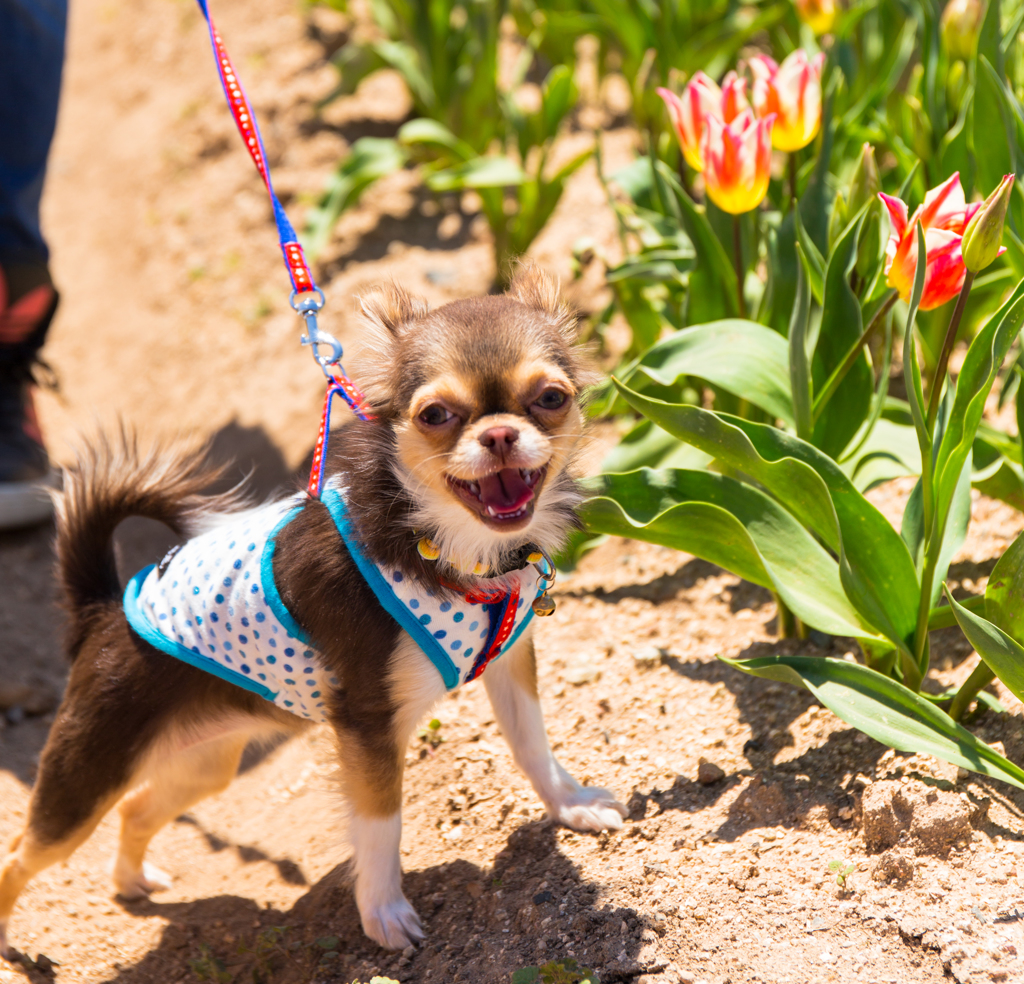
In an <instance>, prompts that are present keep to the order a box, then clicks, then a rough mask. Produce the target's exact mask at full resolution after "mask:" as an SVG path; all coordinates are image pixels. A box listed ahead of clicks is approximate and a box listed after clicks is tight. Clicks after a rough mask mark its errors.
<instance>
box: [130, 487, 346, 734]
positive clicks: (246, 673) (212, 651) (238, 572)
mask: <svg viewBox="0 0 1024 984" xmlns="http://www.w3.org/2000/svg"><path fill="white" fill-rule="evenodd" d="M296 504H297V500H296V499H286V500H283V501H281V502H277V503H274V504H273V505H270V506H265V507H264V508H262V509H259V510H254V511H252V512H247V513H244V514H240V515H239V516H238V517H236V518H234V519H232V520H229V521H228V522H227V523H226V524H225V525H223V526H220V527H218V528H216V529H214V530H212V531H210V532H209V533H205V534H203V535H202V536H199V537H196V538H195V539H193V540H189V542H188V543H186V544H185V545H184V546H183V547H182V548H181V549H180V550H178V551H177V552H176V553H175V554H174V556H173V557H171V558H170V560H169V562H168V563H167V564H166V566H165V568H164V574H163V576H162V577H159V578H158V577H157V574H158V571H157V569H156V568H154V569H153V570H152V571H151V572H150V573H149V575H148V577H147V578H146V580H145V582H144V583H143V586H142V589H141V592H140V595H139V607H140V610H141V611H142V612H143V613H144V614H145V615H146V617H147V619H148V620H149V622H150V623H151V624H152V625H153V626H154V627H155V628H156V629H157V631H158V632H159V633H160V635H161V636H163V637H164V638H165V639H167V640H168V642H171V641H172V640H173V642H174V643H177V644H179V645H181V646H184V647H185V649H187V650H189V651H190V652H193V653H196V654H198V655H199V657H200V658H201V659H203V660H208V662H209V663H210V664H214V663H216V664H219V669H218V672H219V673H220V675H228V676H230V674H234V675H235V676H236V677H238V678H240V679H245V680H246V682H248V681H249V679H252V682H253V683H254V684H255V683H256V682H257V681H258V682H259V683H260V684H262V685H263V686H264V687H266V688H267V690H268V691H270V692H271V693H272V694H273V702H274V703H275V704H276V705H277V706H278V707H283V708H284V709H285V710H288V711H291V712H292V713H293V714H297V715H299V717H302V718H306V719H308V720H311V721H324V720H326V717H325V711H324V694H325V693H326V692H327V691H329V690H331V689H332V688H333V687H334V686H336V685H337V684H336V683H335V684H333V685H332V684H331V683H330V682H329V676H330V674H328V672H327V671H326V670H324V669H322V668H321V667H320V666H319V664H318V662H317V660H316V659H315V654H314V652H313V650H311V649H308V648H306V647H305V646H304V645H303V644H302V643H300V642H298V641H297V640H294V639H292V638H291V637H289V636H288V635H287V633H286V632H285V630H284V628H283V627H282V625H281V624H280V621H281V620H280V619H279V618H278V616H277V614H276V613H275V611H274V610H273V608H272V607H271V605H270V604H269V602H268V601H267V598H266V595H265V594H264V592H263V591H262V588H261V583H262V580H263V578H262V573H263V572H262V569H261V564H262V561H263V554H264V551H265V550H266V544H267V541H268V539H269V537H270V534H271V533H272V532H273V530H274V528H275V527H276V526H278V524H279V523H280V522H281V520H282V519H283V518H284V517H285V515H286V514H287V513H288V511H289V510H290V509H293V508H294V507H295V505H296ZM200 566H202V567H203V572H204V573H205V574H206V577H205V578H203V577H201V576H200V575H199V574H197V575H196V576H195V577H193V575H192V574H190V573H189V569H190V568H191V569H192V571H198V569H199V567H200ZM210 623H213V625H211V624H210ZM235 623H237V626H236V627H239V628H242V629H245V630H247V631H244V632H242V633H240V634H236V633H232V636H231V639H230V640H228V639H225V638H224V632H225V630H226V631H227V632H231V626H232V625H235ZM253 625H259V626H260V627H261V628H262V629H263V630H264V631H263V633H262V636H263V637H262V638H261V634H260V632H258V631H256V630H254V629H252V628H251V626H253ZM214 626H215V628H216V633H215V632H214V631H213V629H214ZM218 635H219V638H218ZM237 646H241V647H244V651H243V649H240V648H236V647H237ZM281 647H284V649H283V652H284V654H285V656H287V657H292V658H294V657H295V654H296V652H302V653H303V658H304V660H305V664H306V665H304V666H303V667H301V668H298V667H296V668H295V669H296V670H298V672H301V673H302V674H303V677H302V679H301V680H299V679H297V678H296V677H292V676H288V673H290V672H291V671H292V669H293V667H291V666H289V667H288V670H284V668H283V666H282V664H280V663H279V662H278V659H277V657H276V656H275V655H274V652H275V651H276V652H281V651H282V649H281ZM167 651H168V652H171V654H172V655H175V653H174V651H173V649H170V648H169V649H168V650H167ZM224 671H229V672H228V673H227V674H225V673H224ZM256 671H258V672H256Z"/></svg>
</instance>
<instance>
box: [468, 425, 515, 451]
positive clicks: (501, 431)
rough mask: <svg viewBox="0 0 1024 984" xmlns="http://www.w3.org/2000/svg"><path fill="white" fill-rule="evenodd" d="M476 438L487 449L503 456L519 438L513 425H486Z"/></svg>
mask: <svg viewBox="0 0 1024 984" xmlns="http://www.w3.org/2000/svg"><path fill="white" fill-rule="evenodd" d="M477 440H478V441H479V442H480V443H481V444H482V445H483V446H484V447H485V448H487V450H488V451H490V452H492V453H493V454H496V455H498V456H499V457H504V454H505V452H506V451H507V450H508V449H509V448H511V447H512V445H513V444H515V443H516V441H518V440H519V431H517V430H516V429H515V428H514V427H488V428H487V430H485V431H484V432H483V433H482V434H481V435H480V436H479V437H478V438H477Z"/></svg>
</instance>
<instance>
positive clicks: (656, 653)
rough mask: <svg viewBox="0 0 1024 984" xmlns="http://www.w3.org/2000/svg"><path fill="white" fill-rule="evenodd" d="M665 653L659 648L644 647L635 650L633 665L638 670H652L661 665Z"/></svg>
mask: <svg viewBox="0 0 1024 984" xmlns="http://www.w3.org/2000/svg"><path fill="white" fill-rule="evenodd" d="M664 655H665V653H664V651H663V650H661V649H659V648H658V647H657V646H643V647H642V648H641V649H634V650H633V665H634V666H636V667H637V668H638V669H643V670H650V669H653V668H654V667H655V666H659V665H660V664H661V660H662V657H663V656H664Z"/></svg>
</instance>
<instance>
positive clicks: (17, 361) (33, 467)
mask: <svg viewBox="0 0 1024 984" xmlns="http://www.w3.org/2000/svg"><path fill="white" fill-rule="evenodd" d="M56 306H57V294H56V291H54V289H53V286H52V284H51V283H50V279H49V274H48V273H47V272H46V269H45V267H42V268H41V269H40V268H39V267H31V266H28V265H20V266H18V267H11V268H8V269H0V529H15V528H17V527H20V526H31V525H33V524H35V523H41V522H44V521H45V520H47V519H49V518H50V515H51V514H52V512H53V504H52V501H51V499H50V496H49V493H48V492H47V487H48V486H52V485H53V484H54V474H53V469H52V468H51V467H50V459H49V456H48V455H47V453H46V448H45V446H44V445H43V436H42V434H41V432H40V430H39V422H38V420H37V418H36V412H35V406H34V405H33V402H32V388H33V385H34V381H33V378H32V371H31V368H30V367H31V365H32V361H33V358H34V356H35V353H36V352H37V351H38V348H39V345H40V344H41V343H42V339H43V337H44V335H45V333H46V329H47V327H48V326H49V323H50V320H51V319H52V318H53V312H54V310H55V309H56Z"/></svg>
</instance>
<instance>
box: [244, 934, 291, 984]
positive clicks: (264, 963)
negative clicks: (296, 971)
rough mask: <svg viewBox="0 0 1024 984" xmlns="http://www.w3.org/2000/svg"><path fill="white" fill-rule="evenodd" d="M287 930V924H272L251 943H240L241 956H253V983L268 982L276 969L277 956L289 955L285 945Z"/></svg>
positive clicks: (264, 983)
mask: <svg viewBox="0 0 1024 984" xmlns="http://www.w3.org/2000/svg"><path fill="white" fill-rule="evenodd" d="M287 932H288V927H287V926H270V927H268V928H267V929H264V930H262V931H261V932H260V933H259V934H258V935H257V936H256V939H255V940H254V941H253V942H252V944H251V945H250V944H248V943H246V942H244V941H243V942H241V943H239V944H238V953H239V955H240V956H250V957H252V958H253V966H252V982H253V984H267V982H268V981H269V980H270V979H271V974H272V973H273V972H274V969H275V968H274V961H275V958H276V957H284V956H287V953H288V951H287V950H286V949H285V946H284V937H285V935H286V934H287Z"/></svg>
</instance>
